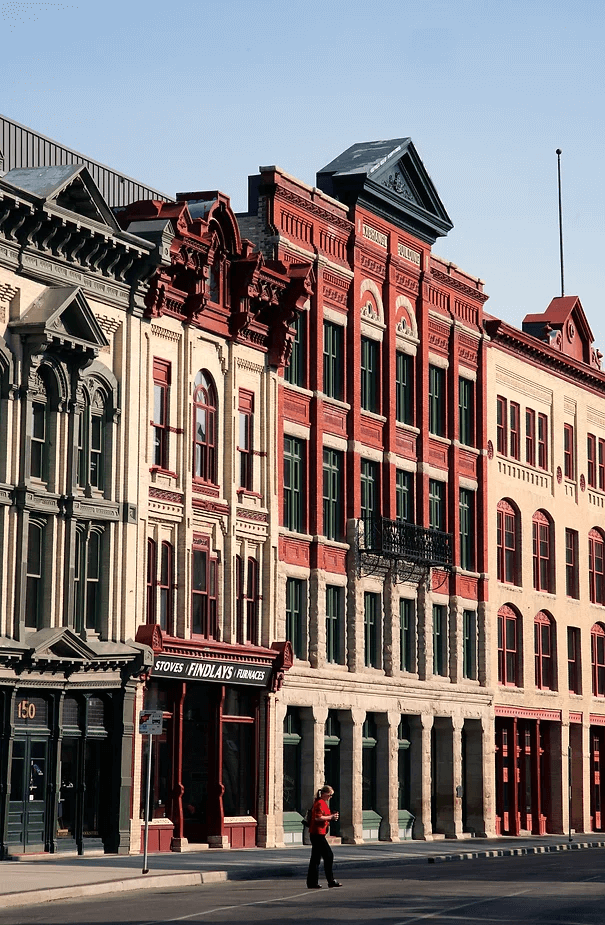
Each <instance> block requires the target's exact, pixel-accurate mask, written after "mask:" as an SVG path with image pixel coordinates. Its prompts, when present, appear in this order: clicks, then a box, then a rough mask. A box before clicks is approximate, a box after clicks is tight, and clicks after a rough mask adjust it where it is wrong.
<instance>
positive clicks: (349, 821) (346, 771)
mask: <svg viewBox="0 0 605 925" xmlns="http://www.w3.org/2000/svg"><path fill="white" fill-rule="evenodd" d="M365 717H366V714H365V710H360V709H353V710H351V712H349V711H348V710H339V711H338V720H339V722H340V787H341V793H340V833H341V838H342V841H343V843H344V844H346V845H359V844H361V843H362V842H363V834H362V830H363V822H362V808H361V804H362V799H361V797H362V794H361V767H362V765H361V732H362V726H363V723H364V720H365Z"/></svg>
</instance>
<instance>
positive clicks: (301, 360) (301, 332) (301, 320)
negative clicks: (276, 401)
mask: <svg viewBox="0 0 605 925" xmlns="http://www.w3.org/2000/svg"><path fill="white" fill-rule="evenodd" d="M305 322H306V312H305V314H304V315H302V314H300V315H297V316H296V318H295V320H294V322H293V323H292V324H291V325H290V327H292V328H294V340H293V341H292V352H291V353H290V362H289V363H288V365H287V366H286V367H285V369H284V379H285V381H286V382H289V383H290V385H298V386H300V387H301V388H302V387H304V385H305V342H306V338H305Z"/></svg>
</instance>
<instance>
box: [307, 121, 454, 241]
mask: <svg viewBox="0 0 605 925" xmlns="http://www.w3.org/2000/svg"><path fill="white" fill-rule="evenodd" d="M317 186H318V187H319V188H320V189H321V190H323V191H324V192H325V193H327V194H328V195H329V196H333V197H334V198H335V199H339V200H340V201H341V202H344V203H346V204H347V205H349V206H353V205H355V204H359V205H363V206H365V207H366V208H367V209H369V210H370V211H373V212H374V213H375V214H377V215H379V216H380V217H382V218H384V219H386V220H387V221H390V222H392V223H393V224H395V225H398V226H399V227H401V228H403V229H405V230H406V231H408V232H410V233H411V234H413V235H414V236H416V237H418V238H420V240H423V241H426V242H428V243H430V244H433V243H434V241H435V240H436V238H438V237H441V236H443V235H446V234H447V233H448V231H451V229H452V228H453V227H454V226H453V224H452V221H451V219H450V217H449V215H448V214H447V212H446V210H445V207H444V205H443V203H442V202H441V199H440V198H439V195H438V193H437V190H436V189H435V186H434V184H433V182H432V180H431V178H430V177H429V175H428V173H427V171H426V168H425V166H424V164H423V163H422V161H421V160H420V157H419V156H418V153H417V151H416V148H415V147H414V145H413V144H412V139H411V138H393V139H390V140H388V141H368V142H361V143H358V144H354V145H351V147H350V148H347V150H346V151H343V152H342V154H339V155H338V157H336V158H334V160H332V161H330V163H329V164H327V165H326V166H325V167H323V168H322V169H321V170H320V171H319V172H318V174H317Z"/></svg>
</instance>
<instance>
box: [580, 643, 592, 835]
mask: <svg viewBox="0 0 605 925" xmlns="http://www.w3.org/2000/svg"><path fill="white" fill-rule="evenodd" d="M585 661H587V659H585ZM589 683H592V682H591V679H590V680H589ZM584 690H586V688H584ZM588 690H591V688H590V687H589V688H588ZM582 758H583V762H582V764H583V774H582V790H583V791H584V794H585V795H586V799H585V800H584V831H585V832H591V831H592V826H591V823H590V783H591V782H590V715H586V714H585V716H584V724H583V726H582Z"/></svg>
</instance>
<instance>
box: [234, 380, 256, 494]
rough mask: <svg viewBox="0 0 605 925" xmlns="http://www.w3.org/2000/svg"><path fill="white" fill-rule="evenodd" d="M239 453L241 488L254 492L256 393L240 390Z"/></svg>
mask: <svg viewBox="0 0 605 925" xmlns="http://www.w3.org/2000/svg"><path fill="white" fill-rule="evenodd" d="M238 424H239V426H238V436H237V444H238V445H237V452H238V456H239V487H240V488H243V489H244V490H245V491H252V486H253V477H254V467H253V465H252V462H253V458H254V393H253V392H248V390H247V389H240V390H239V402H238Z"/></svg>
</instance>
